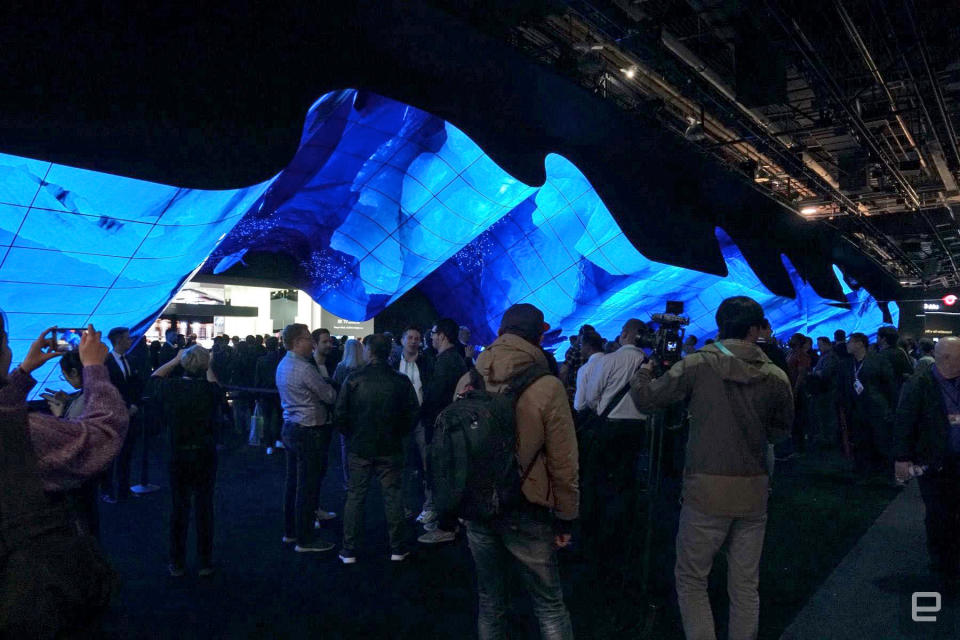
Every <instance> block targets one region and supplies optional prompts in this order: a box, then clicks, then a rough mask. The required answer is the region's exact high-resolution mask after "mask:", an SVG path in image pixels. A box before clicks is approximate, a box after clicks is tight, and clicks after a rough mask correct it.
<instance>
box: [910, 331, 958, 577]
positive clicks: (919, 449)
mask: <svg viewBox="0 0 960 640" xmlns="http://www.w3.org/2000/svg"><path fill="white" fill-rule="evenodd" d="M934 357H935V358H936V364H934V365H933V366H931V367H927V368H925V369H923V370H922V371H920V372H919V373H917V374H916V375H915V376H913V377H912V378H910V379H909V380H908V381H907V382H906V384H904V386H903V393H902V395H901V398H900V405H899V407H898V408H897V419H896V423H895V430H894V455H895V459H896V462H895V465H894V473H895V474H896V476H897V479H898V480H900V481H901V482H902V481H905V480H908V479H909V478H910V477H911V476H912V475H913V473H911V472H913V471H916V470H917V467H920V468H922V467H926V469H925V471H924V472H923V475H921V476H920V477H919V478H918V481H919V484H920V493H921V494H922V495H923V503H924V506H925V508H926V518H925V525H926V530H927V548H928V549H929V552H930V567H931V569H932V570H933V571H934V572H936V573H939V574H941V575H943V576H944V577H946V578H948V579H954V580H955V579H957V578H958V577H960V338H954V337H949V338H943V339H941V340H940V342H939V343H937V346H936V350H935V352H934Z"/></svg>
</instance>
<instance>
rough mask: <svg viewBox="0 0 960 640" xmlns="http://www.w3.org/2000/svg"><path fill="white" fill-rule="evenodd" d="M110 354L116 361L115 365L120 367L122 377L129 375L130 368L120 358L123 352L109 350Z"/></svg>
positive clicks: (125, 377)
mask: <svg viewBox="0 0 960 640" xmlns="http://www.w3.org/2000/svg"><path fill="white" fill-rule="evenodd" d="M110 355H112V356H113V359H114V360H116V361H117V366H118V367H120V372H121V373H123V379H124V380H126V379H127V378H129V377H130V369H129V367H128V366H127V365H125V364H124V363H123V360H121V359H120V358H122V357H123V354H120V353H117V352H116V351H111V352H110Z"/></svg>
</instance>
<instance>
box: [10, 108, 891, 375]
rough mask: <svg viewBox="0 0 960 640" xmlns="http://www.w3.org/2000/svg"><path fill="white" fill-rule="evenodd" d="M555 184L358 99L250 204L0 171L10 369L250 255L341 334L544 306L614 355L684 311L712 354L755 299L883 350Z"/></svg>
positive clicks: (820, 303) (576, 181)
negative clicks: (722, 315)
mask: <svg viewBox="0 0 960 640" xmlns="http://www.w3.org/2000/svg"><path fill="white" fill-rule="evenodd" d="M545 168H546V175H547V180H546V182H545V184H544V185H542V186H540V187H533V186H529V185H526V184H524V183H522V182H520V181H518V180H516V179H515V178H513V177H512V176H511V175H509V174H508V173H506V172H505V171H504V170H503V169H501V168H500V167H498V166H497V165H496V164H495V163H494V162H493V161H492V160H491V159H490V158H489V156H487V155H486V154H485V153H484V152H483V151H482V150H481V149H480V148H479V147H478V146H477V145H476V144H475V143H474V142H473V141H472V140H470V138H469V137H467V136H466V135H465V134H464V133H463V132H462V131H460V130H459V129H457V128H456V127H454V126H453V125H451V124H450V123H448V122H445V121H443V120H442V119H439V118H436V117H434V116H431V115H430V114H427V113H425V112H423V111H420V110H418V109H416V108H414V107H410V106H407V105H404V104H402V103H399V102H396V101H393V100H390V99H388V98H384V97H381V96H377V95H374V94H369V93H364V94H358V93H357V92H356V91H353V90H346V91H338V92H332V93H329V94H327V95H325V96H323V97H322V98H321V99H320V100H318V101H317V103H316V104H314V106H313V107H312V108H311V109H310V111H309V113H308V115H307V119H306V123H305V126H304V133H303V137H302V139H301V146H300V148H299V150H298V152H297V154H296V156H295V157H294V158H293V160H292V161H291V163H290V165H288V167H287V168H286V169H284V170H283V171H282V172H281V173H280V174H279V175H278V176H276V177H275V178H274V179H272V180H270V181H267V182H265V183H262V184H260V185H255V186H252V187H249V188H245V189H239V190H231V191H217V192H210V191H198V190H189V189H178V188H176V187H170V186H165V185H159V184H153V183H148V182H143V181H139V180H132V179H128V178H122V177H118V176H112V175H107V174H99V173H96V172H91V171H84V170H79V169H74V168H70V167H64V166H60V165H54V164H51V163H47V162H40V161H36V160H29V159H25V158H17V157H14V156H4V155H0V308H2V309H3V310H4V311H6V312H7V314H8V317H9V321H10V329H11V345H12V347H13V349H14V356H15V357H14V361H15V362H16V361H17V356H20V355H22V353H23V352H24V350H25V348H26V346H27V345H28V344H29V341H30V340H31V339H32V338H34V337H36V335H37V334H38V333H39V332H40V331H41V330H42V329H43V328H45V327H46V326H50V325H52V324H58V325H60V326H71V327H74V326H82V325H84V324H85V323H86V322H88V321H92V322H94V323H95V324H96V325H97V326H98V328H102V329H105V330H106V329H108V328H109V327H111V326H117V325H126V326H130V327H133V328H134V331H135V332H137V331H142V330H143V329H144V328H145V327H146V326H147V325H148V324H149V323H150V322H152V320H153V319H154V318H155V317H156V315H157V314H158V313H159V312H160V311H161V310H162V309H163V307H164V306H165V304H166V303H167V302H168V301H169V300H170V299H171V298H172V296H173V295H174V294H175V292H176V290H177V289H178V288H179V286H180V285H181V284H182V282H183V281H184V279H185V278H186V277H188V276H189V275H190V274H191V273H192V272H193V271H194V270H195V269H196V268H197V267H198V265H200V264H201V263H202V262H203V261H204V259H205V258H206V257H207V256H210V257H211V263H210V264H211V265H218V263H219V266H220V267H221V269H225V268H226V267H228V266H229V265H230V264H232V263H235V262H236V261H238V260H239V259H240V258H241V257H242V256H243V255H244V254H245V253H246V252H247V251H251V250H253V251H273V252H277V253H284V254H287V255H289V256H292V257H293V258H294V260H295V261H296V262H297V265H298V269H299V273H298V277H297V281H296V282H293V283H291V285H293V286H297V287H299V288H301V289H304V290H306V291H307V292H308V293H309V294H310V295H311V297H313V298H314V299H315V300H317V301H318V302H320V304H322V305H323V306H324V307H325V308H327V309H329V310H330V311H332V312H333V313H335V314H337V315H339V316H342V317H345V318H349V319H354V320H361V319H366V318H369V317H372V316H374V315H376V314H377V313H378V312H380V311H381V310H383V309H384V308H385V307H386V306H387V305H389V304H390V303H391V302H393V301H395V300H396V299H397V298H398V297H400V296H401V295H403V294H404V293H405V292H406V291H408V290H409V289H410V288H411V287H413V286H416V285H418V284H421V286H422V288H423V290H424V291H425V292H426V293H427V295H428V296H429V297H430V298H431V299H432V301H433V302H434V303H435V305H436V306H437V308H438V309H439V310H440V311H441V313H443V314H445V315H451V316H453V317H454V318H455V319H457V320H458V321H459V322H461V323H464V324H470V325H473V327H474V330H475V339H476V340H477V341H481V342H483V341H488V340H490V339H492V337H493V336H494V335H495V332H496V328H497V326H498V324H499V318H500V316H501V314H502V313H503V310H504V309H506V307H507V306H509V305H510V304H512V303H515V302H532V303H533V304H536V305H537V306H539V307H541V308H542V309H543V310H544V312H545V314H546V317H547V321H548V322H550V323H551V324H552V325H553V326H554V327H555V328H557V329H560V330H561V332H562V334H563V335H570V334H571V333H575V332H576V331H577V329H578V328H579V326H580V324H583V323H585V322H589V323H591V324H593V325H594V326H596V327H597V328H598V329H599V330H600V331H601V333H602V334H603V335H605V336H607V337H611V338H612V337H614V336H616V335H617V333H618V331H619V328H620V325H621V324H622V323H623V322H624V320H626V319H627V318H629V317H640V318H643V319H646V318H647V317H648V316H649V314H651V313H656V312H659V311H662V310H663V308H664V303H665V301H666V300H683V301H684V302H685V303H686V305H687V312H688V314H689V315H690V316H691V318H692V320H693V322H692V325H691V327H690V329H689V330H690V332H691V333H694V334H696V335H698V336H699V337H701V339H703V338H706V337H709V336H711V335H713V334H714V333H715V331H716V328H715V326H713V313H714V311H715V309H716V306H717V305H718V304H719V302H720V300H722V299H723V298H725V297H728V296H731V295H750V296H752V297H754V298H756V299H757V300H758V301H759V302H760V303H761V304H763V305H764V308H765V309H766V311H767V314H768V316H769V317H770V320H771V322H772V324H773V325H774V327H775V328H776V329H777V331H778V334H779V335H780V336H783V337H786V336H788V335H789V334H790V333H792V332H794V331H802V332H804V333H807V334H812V335H814V336H816V335H828V334H832V331H833V329H834V328H843V329H845V330H847V331H848V332H850V331H856V330H861V331H864V332H866V333H868V334H873V333H875V330H876V327H877V326H879V325H880V324H881V322H882V313H881V311H880V309H879V307H878V305H877V303H876V301H874V300H873V299H872V298H871V297H870V295H869V294H868V293H867V292H866V291H865V290H863V289H856V290H852V289H850V287H849V286H848V285H847V284H846V283H843V286H844V291H845V292H846V295H847V301H848V307H849V308H843V307H840V306H834V305H833V304H832V303H830V301H827V300H824V299H822V298H820V297H819V296H817V295H816V294H815V293H814V292H813V290H812V289H811V288H810V287H809V286H808V285H806V284H805V283H804V282H802V280H801V279H800V278H799V276H798V275H797V273H796V271H795V270H794V269H793V267H792V266H791V265H790V264H789V263H788V262H786V261H785V264H784V266H785V268H786V269H787V270H788V272H789V273H790V275H791V278H792V281H793V283H794V287H795V288H796V290H797V292H798V294H797V297H796V299H787V298H781V297H777V296H774V295H773V294H771V293H770V292H769V291H768V290H767V289H766V288H765V287H764V286H763V285H762V284H761V282H760V280H759V278H757V276H756V275H755V274H754V273H753V271H752V269H751V268H750V266H749V265H748V264H747V262H746V260H745V259H744V258H743V256H742V254H741V253H740V251H739V250H738V249H737V247H736V246H735V245H734V244H733V243H732V241H731V240H730V239H729V238H728V237H727V236H726V234H724V233H723V231H722V230H719V229H718V231H717V237H718V240H719V241H720V244H721V247H722V250H723V255H724V258H725V260H726V264H727V269H728V271H729V274H728V276H727V277H726V278H722V277H718V276H713V275H708V274H703V273H699V272H696V271H691V270H688V269H682V268H680V267H672V266H668V265H663V264H659V263H655V262H652V261H649V260H647V259H646V258H644V257H643V256H642V255H641V254H640V253H639V252H638V251H636V249H635V248H634V247H633V245H632V244H631V243H630V242H629V240H627V238H626V237H625V236H624V235H623V233H622V232H621V231H620V229H619V227H618V226H617V224H616V223H615V221H614V220H613V217H612V216H611V214H610V212H609V211H608V210H607V208H606V207H605V206H604V204H603V203H602V202H601V200H600V198H599V196H598V195H597V193H596V192H595V191H594V189H593V187H592V186H591V185H590V184H589V182H588V181H587V179H586V178H585V177H584V175H583V174H582V173H581V172H580V171H579V170H578V169H577V168H576V167H575V166H574V165H573V164H571V163H570V162H569V161H567V160H566V159H565V158H563V157H561V156H558V155H549V156H547V158H546V159H545ZM225 235H226V237H225V238H224V236H225ZM221 240H222V242H221ZM211 254H212V255H211ZM838 275H839V274H838ZM841 280H842V278H841ZM891 312H892V313H893V315H894V322H896V320H897V316H898V311H897V310H896V308H895V305H891ZM565 344H566V343H565V341H561V342H560V344H559V347H560V350H562V349H563V348H564V347H565ZM51 370H52V367H48V368H47V370H46V371H43V372H41V377H40V380H41V381H42V382H43V384H41V385H39V388H40V389H42V388H43V386H45V385H47V386H54V387H58V386H61V385H60V384H59V383H57V378H58V377H59V373H58V372H55V373H54V375H53V376H51V377H50V380H49V381H47V380H45V377H46V375H47V373H49V372H50V371H51Z"/></svg>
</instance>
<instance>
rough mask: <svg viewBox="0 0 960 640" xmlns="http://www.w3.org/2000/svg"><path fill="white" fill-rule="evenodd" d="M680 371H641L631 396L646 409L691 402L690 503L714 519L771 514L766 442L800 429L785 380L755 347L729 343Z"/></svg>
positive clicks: (690, 359)
mask: <svg viewBox="0 0 960 640" xmlns="http://www.w3.org/2000/svg"><path fill="white" fill-rule="evenodd" d="M722 345H723V347H724V348H726V350H727V351H729V352H730V353H731V354H732V355H728V354H727V353H724V351H723V349H721V348H720V347H718V346H717V345H707V346H705V347H704V348H702V349H700V350H699V351H697V352H696V353H694V354H691V355H689V356H687V357H686V358H684V359H683V360H681V361H680V362H678V363H677V364H675V365H673V366H672V367H671V368H670V369H669V370H667V372H666V373H665V374H664V375H662V376H661V377H659V378H656V379H651V376H650V372H649V371H647V370H646V369H641V370H640V371H639V372H637V374H636V375H635V376H634V378H633V382H632V384H631V389H630V395H631V397H632V398H633V401H634V402H635V403H636V405H637V407H638V408H640V409H652V408H656V407H665V406H667V405H670V404H673V403H675V402H680V401H683V400H686V401H689V413H690V437H689V439H688V441H687V456H686V467H685V468H684V481H683V498H684V502H685V503H687V504H689V505H690V506H692V507H693V508H695V509H697V510H698V511H701V512H702V513H706V514H709V515H716V516H726V517H744V516H751V515H759V514H762V513H765V512H766V509H767V493H768V491H767V489H768V486H769V478H768V477H767V470H766V465H765V456H766V450H767V444H768V443H770V442H775V441H777V440H780V439H782V438H784V437H786V436H787V435H788V434H789V433H790V427H791V425H792V424H793V411H794V409H793V394H792V393H791V390H790V382H789V380H788V379H787V376H786V374H785V373H784V372H783V371H782V370H781V369H780V368H779V367H777V366H775V365H774V364H773V363H772V362H771V361H770V359H769V358H768V357H767V356H766V355H765V354H764V353H763V351H761V349H760V348H759V347H758V346H756V345H755V344H751V343H749V342H745V341H743V340H723V341H722Z"/></svg>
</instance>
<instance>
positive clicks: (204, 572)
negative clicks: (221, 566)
mask: <svg viewBox="0 0 960 640" xmlns="http://www.w3.org/2000/svg"><path fill="white" fill-rule="evenodd" d="M216 572H217V570H216V569H215V568H214V567H213V565H209V564H208V565H206V566H203V567H200V571H198V572H197V575H198V576H200V577H201V578H209V577H210V576H212V575H213V574H215V573H216Z"/></svg>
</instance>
